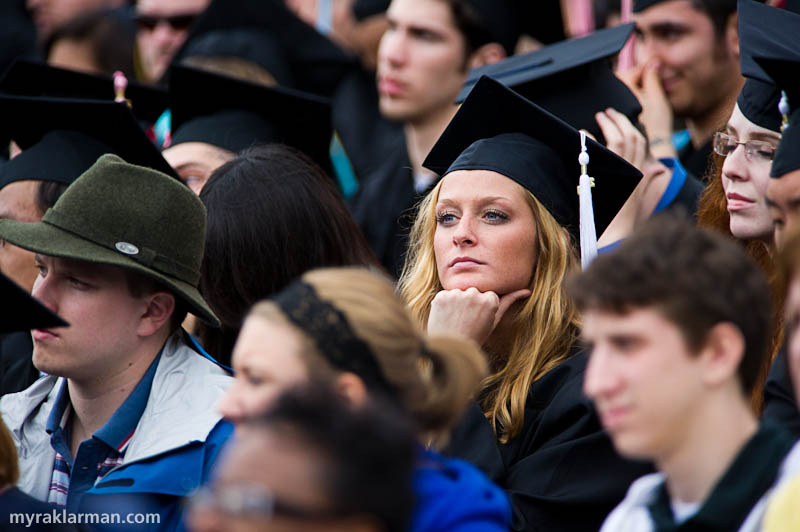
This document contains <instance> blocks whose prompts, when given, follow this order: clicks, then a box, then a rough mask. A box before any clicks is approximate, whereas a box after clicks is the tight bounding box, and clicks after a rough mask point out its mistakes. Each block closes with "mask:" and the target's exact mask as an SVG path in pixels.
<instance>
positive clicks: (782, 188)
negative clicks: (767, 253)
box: [767, 170, 800, 248]
mask: <svg viewBox="0 0 800 532" xmlns="http://www.w3.org/2000/svg"><path fill="white" fill-rule="evenodd" d="M767 205H768V206H769V213H770V216H771V217H772V226H773V228H774V229H775V245H777V246H778V248H780V247H781V244H782V242H783V238H784V236H785V235H787V234H789V232H791V231H792V229H793V228H794V227H796V226H797V225H798V222H800V170H795V171H793V172H789V173H788V174H785V175H783V176H781V177H780V178H777V179H770V180H769V183H767Z"/></svg>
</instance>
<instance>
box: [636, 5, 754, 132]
mask: <svg viewBox="0 0 800 532" xmlns="http://www.w3.org/2000/svg"><path fill="white" fill-rule="evenodd" d="M633 18H634V22H635V23H636V33H637V35H638V41H637V43H636V52H637V62H638V63H639V64H645V63H648V62H650V61H654V62H656V63H657V65H658V69H657V70H658V75H659V79H660V81H661V85H662V86H663V88H664V92H665V94H666V96H667V98H668V99H669V103H670V105H671V106H672V109H673V111H674V112H675V114H676V115H678V116H680V117H686V118H693V117H696V116H700V115H702V114H704V113H707V112H709V111H710V110H713V109H714V108H716V107H717V106H718V105H719V104H720V101H724V100H725V99H726V96H727V95H728V94H729V93H730V92H731V91H732V90H738V87H739V84H740V83H741V75H740V73H739V54H738V51H737V50H736V49H734V47H733V46H732V45H731V44H730V43H729V40H730V39H727V38H726V36H718V35H717V34H716V33H715V30H714V25H713V23H712V21H711V19H710V18H709V17H708V15H706V13H705V12H703V11H699V10H697V9H695V8H694V7H692V5H691V2H690V0H671V1H668V2H661V3H658V4H656V5H654V6H652V7H649V8H647V9H645V10H644V11H642V12H640V13H635V14H634V17H633Z"/></svg>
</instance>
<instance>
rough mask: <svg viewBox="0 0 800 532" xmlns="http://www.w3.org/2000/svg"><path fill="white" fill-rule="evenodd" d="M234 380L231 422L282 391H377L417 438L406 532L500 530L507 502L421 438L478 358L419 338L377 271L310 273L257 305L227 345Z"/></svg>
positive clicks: (458, 407) (470, 347) (352, 394)
mask: <svg viewBox="0 0 800 532" xmlns="http://www.w3.org/2000/svg"><path fill="white" fill-rule="evenodd" d="M233 368H234V371H235V376H236V380H235V383H234V385H233V386H232V387H231V388H229V390H228V392H227V393H226V395H225V396H224V397H223V399H222V401H221V402H220V406H219V409H220V411H221V412H222V414H223V415H224V416H225V417H227V418H228V419H230V420H231V421H233V423H234V424H235V425H237V426H238V425H239V424H240V423H241V422H243V421H245V420H246V419H248V418H250V417H252V416H254V415H257V414H259V413H261V412H263V411H264V410H266V408H267V407H268V406H269V405H270V404H271V403H272V402H273V401H274V400H275V399H276V398H277V396H278V395H279V394H280V392H282V391H284V390H285V389H287V388H289V387H291V386H294V385H298V384H301V383H304V382H308V381H311V382H319V383H326V384H331V385H332V386H333V387H334V389H336V390H337V391H338V392H339V393H341V394H342V395H343V396H345V397H346V398H348V399H349V400H350V401H351V402H352V403H354V404H356V405H358V404H363V403H364V402H366V401H368V400H369V399H370V398H373V397H380V398H382V399H383V400H388V401H390V402H392V403H394V404H396V405H397V406H398V407H399V408H400V409H401V410H402V411H405V412H406V413H408V414H409V416H410V418H411V419H412V421H413V422H414V424H415V428H416V431H417V434H418V437H419V441H420V449H419V460H418V466H417V468H416V472H415V476H414V490H415V496H416V500H417V508H416V510H415V513H414V517H413V519H412V527H411V530H413V531H434V530H442V531H443V530H448V531H473V530H474V531H479V530H480V531H484V530H485V531H489V532H491V531H499V530H507V529H508V526H509V522H510V510H509V506H508V500H507V498H506V497H505V495H504V494H503V492H502V491H501V490H500V489H498V488H497V487H496V486H494V485H493V484H492V483H491V482H490V481H489V480H488V479H487V478H486V477H485V476H484V475H483V474H482V473H480V472H479V471H478V470H477V469H476V468H474V467H473V466H471V465H469V464H467V463H466V462H463V461H461V460H457V459H445V458H443V457H442V456H440V455H439V454H437V453H436V452H434V451H432V450H430V449H425V448H424V447H423V444H434V445H435V444H438V443H443V442H444V440H445V439H446V435H447V434H448V433H449V430H450V429H451V427H452V426H453V425H454V424H455V423H456V421H457V420H458V419H459V418H460V417H461V416H462V415H463V411H464V409H465V408H466V406H467V403H468V401H469V400H470V399H471V398H472V397H473V395H474V393H475V391H476V389H477V388H478V385H479V383H480V381H481V379H482V378H483V377H484V376H485V374H486V363H485V361H484V357H483V355H482V354H481V351H480V349H478V347H477V346H476V345H475V344H474V343H472V342H469V341H467V340H462V339H458V338H449V337H445V336H430V337H429V336H426V335H425V334H423V333H422V330H421V328H419V327H418V326H417V325H416V324H415V323H414V322H413V320H412V319H411V317H410V315H409V314H408V311H407V310H406V306H405V303H404V302H403V301H402V300H401V299H400V297H399V296H398V295H396V294H395V292H394V288H393V286H392V285H391V284H390V283H389V282H388V281H387V280H385V279H384V278H382V277H380V276H378V275H377V274H375V273H373V272H371V271H369V270H367V269H365V268H329V269H320V270H312V271H310V272H308V273H306V274H305V275H303V276H302V277H301V278H300V279H298V280H296V281H295V282H293V283H291V284H290V285H289V286H287V287H286V288H285V289H284V290H282V291H281V292H280V293H278V294H277V295H275V296H274V297H272V298H271V299H270V300H267V301H263V302H261V303H258V304H256V305H255V306H254V307H253V308H252V310H251V311H250V313H249V314H248V316H247V318H246V319H245V322H244V325H243V326H242V329H241V332H240V334H239V338H238V340H237V342H236V346H235V347H234V350H233Z"/></svg>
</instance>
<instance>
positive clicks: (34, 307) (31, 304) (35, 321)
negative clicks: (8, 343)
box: [0, 273, 67, 333]
mask: <svg viewBox="0 0 800 532" xmlns="http://www.w3.org/2000/svg"><path fill="white" fill-rule="evenodd" d="M0 301H2V304H0V333H5V332H16V331H27V330H30V329H47V328H49V327H64V326H66V325H67V322H65V321H64V320H62V319H61V318H59V317H58V316H57V315H56V314H54V313H53V312H52V311H51V310H50V309H48V308H47V307H45V306H44V305H42V304H41V303H40V302H39V301H38V300H36V299H34V298H33V297H32V296H31V295H30V294H29V293H28V292H27V291H25V290H24V289H23V288H22V287H20V286H19V285H17V284H16V283H15V282H14V281H12V280H11V279H9V278H8V277H6V276H5V275H4V274H3V273H0Z"/></svg>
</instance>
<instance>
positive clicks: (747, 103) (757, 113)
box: [736, 79, 781, 131]
mask: <svg viewBox="0 0 800 532" xmlns="http://www.w3.org/2000/svg"><path fill="white" fill-rule="evenodd" d="M780 98H781V91H779V90H778V87H776V86H775V85H772V84H770V83H764V82H763V81H758V80H756V79H748V80H747V81H745V83H744V87H742V92H740V93H739V97H738V98H737V99H736V103H737V104H738V105H739V110H740V111H742V114H743V115H744V117H745V118H747V119H748V120H749V121H751V122H752V123H754V124H755V125H757V126H760V127H763V128H766V129H769V130H770V131H780V130H781V113H780V112H779V111H778V102H779V101H780Z"/></svg>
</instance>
